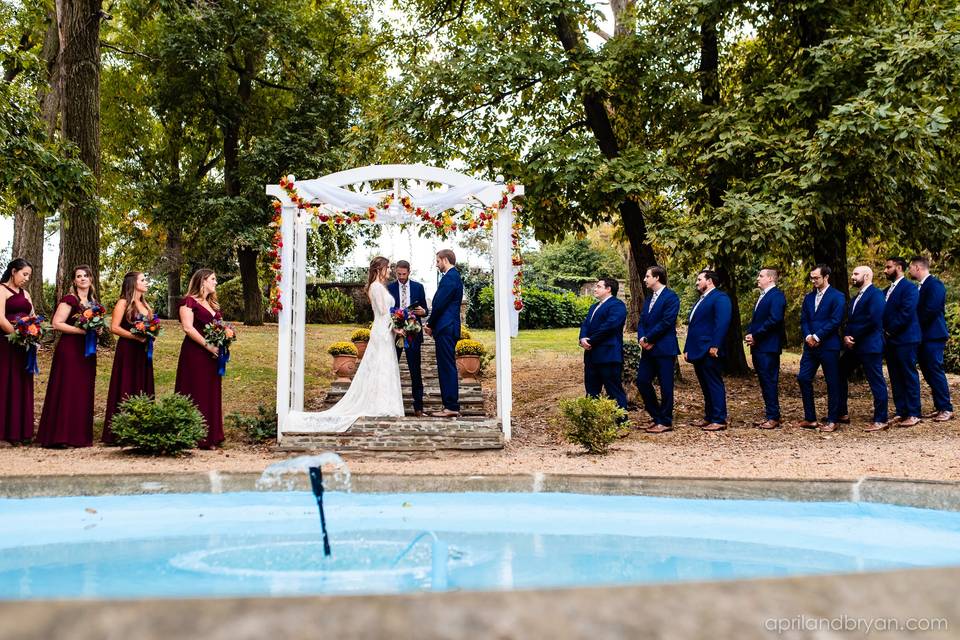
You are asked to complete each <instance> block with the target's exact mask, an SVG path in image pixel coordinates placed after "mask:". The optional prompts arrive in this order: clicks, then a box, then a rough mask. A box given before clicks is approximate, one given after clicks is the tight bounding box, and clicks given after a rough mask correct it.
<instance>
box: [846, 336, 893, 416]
mask: <svg viewBox="0 0 960 640" xmlns="http://www.w3.org/2000/svg"><path fill="white" fill-rule="evenodd" d="M858 364H862V365H863V374H864V375H865V376H866V378H867V382H868V383H869V384H870V394H871V395H872V396H873V422H886V421H887V420H888V419H889V416H888V414H887V411H888V410H887V399H888V396H887V381H886V380H885V379H884V377H883V354H882V353H855V352H853V351H845V352H844V354H843V355H842V356H840V410H839V411H838V413H839V415H841V416H843V415H848V414H849V413H850V411H849V409H848V408H847V398H848V397H849V396H850V384H849V380H850V374H851V373H853V371H854V369H856V368H857V365H858Z"/></svg>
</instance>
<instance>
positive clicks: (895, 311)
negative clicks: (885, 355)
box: [883, 278, 920, 346]
mask: <svg viewBox="0 0 960 640" xmlns="http://www.w3.org/2000/svg"><path fill="white" fill-rule="evenodd" d="M889 290H890V287H887V288H886V289H884V290H883V292H884V296H886V293H887V291H889ZM919 300H920V292H919V291H918V290H917V287H916V286H914V285H913V283H912V282H910V281H909V280H907V279H906V278H904V279H903V280H901V281H900V284H898V285H897V286H896V287H894V288H893V293H891V294H890V297H889V298H888V299H887V302H886V304H885V305H884V306H883V332H884V335H886V337H887V344H888V345H891V346H899V345H905V344H919V343H920V321H919V319H917V302H918V301H919Z"/></svg>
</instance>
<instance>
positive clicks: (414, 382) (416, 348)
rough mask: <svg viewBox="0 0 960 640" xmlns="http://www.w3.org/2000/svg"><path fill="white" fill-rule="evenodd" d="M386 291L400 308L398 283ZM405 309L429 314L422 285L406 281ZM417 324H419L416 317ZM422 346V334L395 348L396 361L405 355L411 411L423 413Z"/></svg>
mask: <svg viewBox="0 0 960 640" xmlns="http://www.w3.org/2000/svg"><path fill="white" fill-rule="evenodd" d="M387 291H389V292H390V295H392V296H393V306H395V307H399V306H400V283H399V282H398V281H396V280H394V281H393V282H391V283H390V284H388V285H387ZM407 291H408V293H407V308H410V307H421V308H423V310H424V311H427V312H428V313H429V310H428V309H427V294H426V292H425V291H424V290H423V285H422V284H420V283H419V282H414V281H413V280H408V281H407ZM417 322H420V323H421V324H423V323H422V322H421V319H420V318H419V317H418V318H417ZM422 345H423V334H422V333H418V334H415V335H414V336H413V337H412V338H410V339H409V340H408V341H405V342H404V345H403V346H401V347H397V359H399V358H400V354H401V353H404V352H406V354H407V368H408V369H409V370H410V386H411V390H412V391H413V410H414V411H423V372H422V371H421V360H420V351H421V349H420V347H421V346H422Z"/></svg>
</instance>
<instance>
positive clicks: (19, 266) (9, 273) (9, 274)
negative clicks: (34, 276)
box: [0, 258, 33, 282]
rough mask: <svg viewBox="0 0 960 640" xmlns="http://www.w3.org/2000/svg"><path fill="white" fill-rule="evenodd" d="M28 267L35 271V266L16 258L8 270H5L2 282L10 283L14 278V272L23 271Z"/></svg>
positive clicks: (0, 279)
mask: <svg viewBox="0 0 960 640" xmlns="http://www.w3.org/2000/svg"><path fill="white" fill-rule="evenodd" d="M27 267H30V268H31V269H33V265H32V264H30V263H29V262H27V261H26V260H25V259H24V258H14V259H13V260H11V261H10V264H8V265H7V268H6V269H4V270H3V277H2V278H0V282H10V280H11V279H12V278H13V272H14V271H23V270H24V269H26V268H27Z"/></svg>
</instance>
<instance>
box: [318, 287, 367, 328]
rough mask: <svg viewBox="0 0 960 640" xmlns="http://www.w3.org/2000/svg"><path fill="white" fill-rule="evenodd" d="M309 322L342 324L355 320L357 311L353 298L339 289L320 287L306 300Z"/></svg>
mask: <svg viewBox="0 0 960 640" xmlns="http://www.w3.org/2000/svg"><path fill="white" fill-rule="evenodd" d="M306 307H307V309H306V311H307V322H309V323H313V324H341V323H344V322H353V319H354V316H355V315H356V311H355V309H354V305H353V298H351V297H350V296H348V295H347V294H345V293H344V292H343V291H340V290H339V289H319V290H317V292H316V294H314V295H313V296H311V297H309V298H307V301H306Z"/></svg>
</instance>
